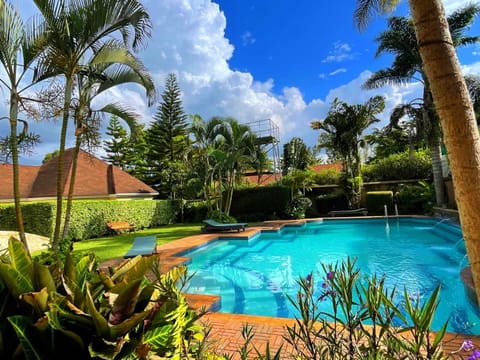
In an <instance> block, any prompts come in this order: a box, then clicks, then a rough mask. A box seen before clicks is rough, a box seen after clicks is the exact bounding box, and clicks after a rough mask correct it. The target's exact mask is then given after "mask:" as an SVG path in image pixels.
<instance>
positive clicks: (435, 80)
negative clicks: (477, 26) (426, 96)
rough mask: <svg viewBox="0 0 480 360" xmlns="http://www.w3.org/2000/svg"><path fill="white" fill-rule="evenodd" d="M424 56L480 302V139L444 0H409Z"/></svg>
mask: <svg viewBox="0 0 480 360" xmlns="http://www.w3.org/2000/svg"><path fill="white" fill-rule="evenodd" d="M409 3H410V8H411V11H412V18H413V21H414V25H415V31H416V33H417V39H418V41H419V48H420V54H421V56H422V60H423V64H424V67H425V71H426V74H427V76H428V79H429V80H430V86H431V89H432V94H433V99H434V102H435V106H436V109H437V112H438V115H439V116H440V122H441V125H442V128H443V134H444V141H445V145H446V147H447V151H448V155H449V160H450V166H451V171H452V178H453V186H454V190H455V195H456V200H457V204H458V210H459V214H460V221H461V224H462V230H463V238H464V239H465V245H466V248H467V254H468V258H469V260H470V265H471V268H472V273H473V282H474V285H475V289H476V293H477V299H478V300H479V303H480V232H479V231H478V224H480V191H479V189H480V138H479V132H478V128H477V123H476V119H475V113H474V111H473V106H472V103H471V101H470V97H469V94H468V90H467V87H466V85H465V80H464V78H463V76H462V71H461V68H460V64H459V62H458V58H457V55H456V53H455V47H454V45H453V43H452V39H451V35H450V32H449V27H448V23H447V20H446V18H445V11H444V9H443V6H442V2H441V1H440V0H432V1H416V0H409Z"/></svg>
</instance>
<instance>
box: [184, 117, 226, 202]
mask: <svg viewBox="0 0 480 360" xmlns="http://www.w3.org/2000/svg"><path fill="white" fill-rule="evenodd" d="M190 120H191V127H190V133H191V134H192V135H193V138H194V142H193V149H192V150H193V152H194V156H196V157H197V160H198V161H196V162H195V163H197V164H198V170H197V176H198V178H200V179H201V182H202V192H203V196H204V198H205V200H206V202H207V207H208V210H212V200H213V199H214V197H215V195H214V194H212V191H211V190H212V188H214V186H215V183H214V174H215V172H216V166H215V165H216V164H215V161H214V156H213V155H214V153H215V150H216V144H217V141H216V140H217V137H218V128H219V126H220V125H221V124H222V122H223V121H222V120H221V119H220V118H217V117H213V118H211V119H210V120H208V121H204V120H203V119H202V117H201V116H200V115H197V114H195V115H191V116H190ZM217 209H218V204H217Z"/></svg>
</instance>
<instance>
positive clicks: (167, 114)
mask: <svg viewBox="0 0 480 360" xmlns="http://www.w3.org/2000/svg"><path fill="white" fill-rule="evenodd" d="M187 127H188V124H187V115H186V114H185V112H184V111H183V106H182V99H181V92H180V88H179V86H178V83H177V78H176V76H175V74H173V73H170V74H169V75H168V77H167V80H166V83H165V90H164V92H163V94H162V102H161V103H160V104H159V106H158V109H157V113H156V114H155V116H154V121H153V122H152V125H151V127H150V129H149V130H148V136H147V142H148V145H149V153H148V159H149V165H150V171H151V174H150V176H149V179H148V183H149V184H150V185H152V186H154V187H155V188H157V190H158V191H159V192H160V193H161V194H163V195H165V196H168V197H172V185H173V184H169V183H168V182H167V184H165V181H162V179H161V177H162V176H161V174H162V172H163V173H164V172H165V171H168V169H169V168H170V164H173V163H175V162H182V161H183V160H184V158H185V155H186V153H187V151H188V128H187ZM160 184H162V185H160Z"/></svg>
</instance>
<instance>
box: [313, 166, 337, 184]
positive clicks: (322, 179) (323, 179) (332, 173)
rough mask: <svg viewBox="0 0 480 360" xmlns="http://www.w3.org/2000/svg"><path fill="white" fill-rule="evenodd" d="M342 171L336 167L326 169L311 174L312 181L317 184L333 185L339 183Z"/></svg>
mask: <svg viewBox="0 0 480 360" xmlns="http://www.w3.org/2000/svg"><path fill="white" fill-rule="evenodd" d="M341 176H342V172H341V171H340V170H338V169H326V170H322V171H320V172H318V173H316V174H315V175H313V182H314V183H315V184H317V185H334V184H339V183H340V177H341Z"/></svg>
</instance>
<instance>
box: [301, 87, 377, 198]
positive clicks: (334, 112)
mask: <svg viewBox="0 0 480 360" xmlns="http://www.w3.org/2000/svg"><path fill="white" fill-rule="evenodd" d="M384 109H385V99H384V98H383V97H382V96H374V97H372V98H370V99H369V100H368V101H367V102H366V103H365V104H358V105H349V104H347V103H345V102H343V101H340V100H338V99H335V100H334V101H333V103H332V105H331V106H330V109H329V110H328V113H327V117H326V118H325V119H324V120H323V121H313V122H312V123H311V124H310V126H311V127H312V128H313V129H314V130H322V131H324V132H323V133H321V134H320V136H319V144H318V146H319V147H321V148H327V149H330V150H331V151H332V152H333V153H334V155H335V156H338V157H339V158H340V159H341V160H342V162H343V171H344V174H345V180H346V184H345V190H346V194H347V197H348V200H349V205H350V207H356V206H358V203H359V201H360V189H361V182H360V178H359V177H360V167H361V161H360V146H361V145H362V144H363V138H362V137H361V135H362V133H363V132H364V131H365V129H367V128H368V127H369V126H370V125H372V124H373V123H376V122H379V121H380V120H379V119H378V118H377V117H376V115H378V114H380V113H381V112H382V111H383V110H384Z"/></svg>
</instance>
